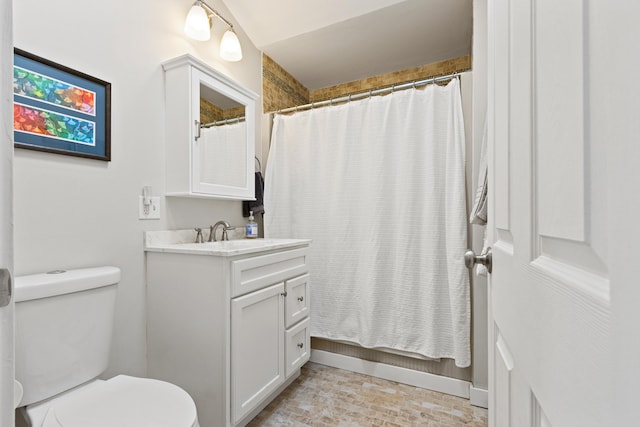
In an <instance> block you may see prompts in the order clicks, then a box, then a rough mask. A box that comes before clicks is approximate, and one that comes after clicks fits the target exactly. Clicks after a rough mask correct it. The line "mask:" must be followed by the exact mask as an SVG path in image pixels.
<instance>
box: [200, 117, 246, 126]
mask: <svg viewBox="0 0 640 427" xmlns="http://www.w3.org/2000/svg"><path fill="white" fill-rule="evenodd" d="M235 122H238V123H240V122H244V117H234V118H233V119H224V120H218V121H215V122H211V123H200V128H210V127H212V126H221V125H227V124H230V123H235Z"/></svg>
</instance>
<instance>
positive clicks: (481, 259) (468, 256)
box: [464, 248, 493, 273]
mask: <svg viewBox="0 0 640 427" xmlns="http://www.w3.org/2000/svg"><path fill="white" fill-rule="evenodd" d="M492 261H493V256H492V255H491V248H487V250H486V251H484V252H483V253H482V255H476V254H475V252H473V251H472V250H471V249H469V250H468V251H467V252H465V253H464V264H465V265H466V266H467V268H469V269H471V268H473V266H474V265H475V264H482V265H484V266H485V267H487V271H488V272H489V273H491V264H492Z"/></svg>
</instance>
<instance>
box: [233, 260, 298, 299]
mask: <svg viewBox="0 0 640 427" xmlns="http://www.w3.org/2000/svg"><path fill="white" fill-rule="evenodd" d="M308 271H309V267H308V265H307V248H300V249H294V250H290V251H283V252H275V253H272V254H268V255H262V256H256V257H250V258H245V259H240V260H236V261H232V262H231V297H232V298H233V297H237V296H239V295H244V294H246V293H249V292H252V291H255V290H257V289H261V288H264V287H265V286H269V285H272V284H274V283H277V282H281V281H284V280H287V279H290V278H292V277H296V276H300V275H302V274H305V273H307V272H308Z"/></svg>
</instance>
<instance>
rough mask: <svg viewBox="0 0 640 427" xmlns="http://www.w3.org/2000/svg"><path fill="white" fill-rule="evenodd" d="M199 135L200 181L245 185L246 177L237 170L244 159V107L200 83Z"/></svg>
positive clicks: (245, 132)
mask: <svg viewBox="0 0 640 427" xmlns="http://www.w3.org/2000/svg"><path fill="white" fill-rule="evenodd" d="M200 135H201V141H200V170H201V171H202V172H201V177H200V178H201V180H202V181H203V182H207V183H215V184H218V185H225V186H230V187H244V186H246V185H247V183H246V177H247V175H246V173H244V171H242V170H241V169H240V168H238V165H243V164H244V163H245V161H246V158H247V152H246V151H247V150H246V146H247V144H246V143H245V141H246V139H247V126H246V120H245V106H244V105H243V104H241V103H239V102H238V101H236V100H234V99H231V98H229V97H227V96H225V95H223V94H221V93H219V92H216V91H215V90H213V89H212V88H210V87H208V86H206V85H205V84H201V87H200Z"/></svg>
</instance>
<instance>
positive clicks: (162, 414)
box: [23, 375, 198, 427]
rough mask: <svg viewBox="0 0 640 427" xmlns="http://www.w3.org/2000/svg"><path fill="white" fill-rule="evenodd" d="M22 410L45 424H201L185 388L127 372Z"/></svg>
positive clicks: (105, 426)
mask: <svg viewBox="0 0 640 427" xmlns="http://www.w3.org/2000/svg"><path fill="white" fill-rule="evenodd" d="M23 411H24V413H23V416H25V418H26V419H28V420H29V422H30V423H31V424H32V425H33V426H42V427H87V426H91V427H116V426H117V427H161V426H167V427H198V420H197V416H196V407H195V405H194V403H193V400H192V399H191V397H190V396H189V395H188V394H187V393H186V392H185V391H184V390H183V389H181V388H180V387H177V386H175V385H173V384H171V383H168V382H165V381H158V380H153V379H148V378H136V377H130V376H127V375H118V376H116V377H113V378H111V379H109V380H106V381H103V380H94V381H91V382H90V383H88V384H85V385H83V386H80V387H77V388H75V389H73V390H71V391H69V392H66V393H62V394H60V395H58V396H56V397H54V398H52V399H48V400H47V401H45V402H41V403H36V404H33V405H29V406H26V407H24V408H23Z"/></svg>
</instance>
